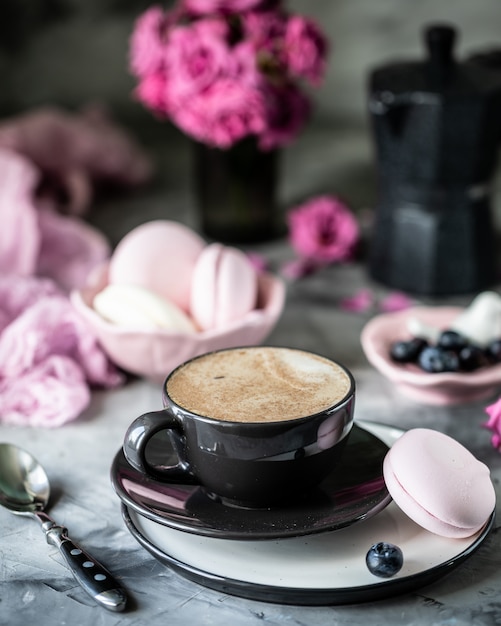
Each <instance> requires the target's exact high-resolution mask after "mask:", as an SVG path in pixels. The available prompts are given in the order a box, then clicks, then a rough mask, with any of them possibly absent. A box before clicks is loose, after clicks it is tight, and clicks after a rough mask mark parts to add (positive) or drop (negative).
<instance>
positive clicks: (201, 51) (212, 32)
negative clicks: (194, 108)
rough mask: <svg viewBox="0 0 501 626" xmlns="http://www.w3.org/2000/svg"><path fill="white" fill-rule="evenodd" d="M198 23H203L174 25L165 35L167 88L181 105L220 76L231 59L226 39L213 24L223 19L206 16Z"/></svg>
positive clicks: (215, 24) (228, 65)
mask: <svg viewBox="0 0 501 626" xmlns="http://www.w3.org/2000/svg"><path fill="white" fill-rule="evenodd" d="M199 24H203V26H202V27H200V26H198V27H197V25H195V26H178V27H176V28H173V29H172V31H171V33H170V35H169V46H168V48H167V49H166V52H165V56H166V59H167V64H168V74H167V88H168V91H169V93H170V97H171V100H172V101H173V102H175V103H176V104H177V105H179V106H184V99H186V98H190V97H191V96H194V95H198V94H199V93H200V92H202V91H203V90H204V89H206V88H208V87H210V86H211V85H212V84H214V83H215V82H216V81H217V80H219V79H220V78H221V77H223V76H224V75H225V74H226V71H227V68H228V67H230V66H231V62H232V61H231V54H230V52H231V51H230V49H229V47H228V45H227V44H226V41H225V40H224V38H222V37H220V36H217V35H219V34H220V33H219V30H218V29H217V26H218V25H223V26H225V24H224V22H222V21H221V20H210V21H209V22H208V23H207V22H203V23H202V22H200V23H199ZM212 26H214V27H216V28H211V27H212Z"/></svg>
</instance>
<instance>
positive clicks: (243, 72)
mask: <svg viewBox="0 0 501 626" xmlns="http://www.w3.org/2000/svg"><path fill="white" fill-rule="evenodd" d="M326 51H327V46H326V44H325V40H324V39H323V36H322V35H321V33H320V30H319V29H318V27H317V26H316V25H315V24H314V23H313V22H311V21H310V20H307V19H306V18H302V17H298V18H297V19H294V17H290V16H289V14H288V13H287V12H286V11H284V10H283V9H282V8H281V2H280V1H279V0H276V1H274V0H179V1H178V3H177V4H176V5H175V6H174V9H173V10H171V11H168V12H165V13H163V12H162V10H161V9H160V8H159V7H154V8H153V9H150V10H149V11H147V12H146V13H145V14H143V16H142V17H141V18H140V19H139V20H137V22H136V26H135V29H134V33H133V35H132V37H131V43H130V67H131V71H132V73H133V74H134V75H135V76H136V77H137V78H138V85H137V87H136V89H135V95H136V97H137V99H138V100H139V101H140V102H142V103H143V104H144V105H145V106H146V107H147V108H149V109H151V110H152V111H153V112H154V113H156V114H158V115H161V116H164V117H167V118H168V119H170V120H171V121H172V122H173V123H174V124H175V125H177V126H178V127H179V128H180V129H181V130H183V131H184V132H185V133H186V134H187V135H189V136H191V137H192V138H194V139H195V140H197V141H202V142H205V143H208V144H209V145H213V146H217V147H220V148H229V147H231V146H232V145H234V144H235V143H236V142H238V141H240V140H241V139H243V138H244V137H247V136H251V135H256V136H257V139H258V145H259V147H260V149H262V150H270V149H273V148H277V147H280V146H283V145H285V144H287V143H289V142H290V141H291V140H292V139H293V138H294V137H295V136H296V135H297V134H298V133H299V132H300V131H301V130H302V128H303V126H304V124H305V122H306V120H307V119H308V116H309V113H310V103H309V98H308V97H307V95H306V94H305V93H303V91H302V90H301V87H300V85H299V84H296V82H297V83H299V79H306V80H307V81H309V82H310V83H312V84H317V83H318V82H319V80H320V78H321V75H322V73H323V70H324V62H325V54H326ZM246 100H247V101H248V102H246Z"/></svg>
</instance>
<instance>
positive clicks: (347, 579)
mask: <svg viewBox="0 0 501 626" xmlns="http://www.w3.org/2000/svg"><path fill="white" fill-rule="evenodd" d="M361 426H363V428H361ZM357 428H358V429H359V430H360V431H363V432H367V433H368V432H369V431H370V434H371V435H372V436H373V437H375V438H377V439H378V440H380V441H382V442H384V444H385V445H387V446H391V445H392V444H393V443H394V441H396V439H397V438H398V437H399V436H400V435H401V434H402V431H400V430H399V429H396V428H393V427H387V426H382V425H378V424H370V423H363V424H362V423H360V422H359V426H358V427H357ZM360 435H361V436H362V434H361V433H360ZM355 456H356V455H355ZM354 462H355V463H356V462H358V463H359V464H360V465H363V464H364V463H365V458H360V457H358V458H355V459H354ZM117 468H121V463H120V462H117V461H116V462H115V464H114V468H113V472H115V473H116V472H117ZM122 471H123V468H122ZM117 478H118V477H117V476H115V479H114V480H115V482H117ZM125 480H126V479H125V477H123V476H122V477H121V481H122V482H123V481H125ZM134 493H135V492H134ZM148 493H149V492H148V491H146V492H145V494H144V498H146V500H141V506H138V504H137V503H135V506H129V505H128V504H127V503H125V501H124V504H123V507H122V510H123V517H124V520H125V523H126V525H127V527H128V529H129V530H130V532H131V533H132V535H133V536H134V537H135V538H136V540H137V541H138V542H139V543H140V544H141V545H142V546H143V547H144V548H146V549H147V550H148V551H149V552H150V553H151V554H152V555H154V556H155V557H156V558H157V559H158V560H159V561H161V562H162V563H164V564H165V565H168V566H169V567H171V568H173V569H174V570H175V571H177V572H178V573H180V574H181V575H183V576H185V577H186V578H189V579H191V580H193V581H195V582H197V583H200V584H202V585H204V586H206V587H209V588H212V589H216V590H218V591H221V592H225V593H230V594H233V595H238V596H241V597H245V598H251V599H256V600H262V601H270V602H279V603H282V604H296V605H322V604H345V603H354V602H361V601H370V600H376V599H382V598H385V597H388V596H393V595H396V594H399V593H403V592H407V591H411V590H413V589H417V588H419V587H421V586H423V585H427V584H429V583H432V582H434V581H435V580H437V579H439V578H440V577H442V576H444V575H445V574H447V573H448V572H450V571H451V570H452V569H453V568H454V567H456V566H458V565H460V564H461V563H463V562H464V561H465V560H466V559H467V558H469V557H470V556H471V555H472V554H473V553H474V552H475V550H476V549H477V548H478V547H479V546H480V545H482V543H483V542H484V541H485V539H486V538H487V536H488V534H489V531H490V529H491V528H492V525H493V521H494V514H493V515H492V516H491V518H490V519H489V521H488V522H487V524H486V526H485V527H484V528H483V529H482V530H481V531H480V532H479V533H477V534H476V535H474V536H472V537H468V538H466V539H446V538H444V537H439V536H438V535H434V534H432V533H429V532H428V531H426V530H424V529H423V528H421V527H420V526H418V525H417V524H415V523H414V522H413V521H412V520H410V519H409V518H408V517H407V516H406V515H405V514H404V513H403V512H402V511H401V510H400V509H399V508H398V507H397V506H396V505H395V503H393V502H391V503H390V504H389V505H387V506H386V504H387V502H386V500H384V502H385V506H383V507H382V509H380V510H379V512H378V514H377V515H368V516H366V517H365V518H364V520H363V522H362V523H354V522H355V521H359V522H361V521H362V520H352V523H350V524H345V525H344V526H343V527H341V528H338V529H337V530H330V531H324V532H313V533H305V532H304V528H300V529H299V532H297V533H296V535H295V536H292V535H287V536H284V537H279V538H277V537H275V538H273V539H266V540H263V539H262V538H260V533H257V535H258V537H257V538H256V537H254V536H253V531H254V529H255V520H254V521H252V522H251V523H250V524H248V525H247V533H243V534H242V538H241V539H235V538H232V539H231V540H229V539H228V538H227V536H225V535H226V534H225V532H219V533H213V534H212V535H211V534H209V533H207V532H202V533H198V532H197V531H196V530H195V525H196V524H198V523H200V520H198V521H197V522H195V524H194V525H192V526H191V527H190V528H189V530H188V532H186V530H185V529H180V528H179V527H176V526H175V524H174V523H173V522H172V519H171V518H172V515H173V514H172V511H170V510H169V512H168V514H167V517H168V518H169V519H168V521H167V523H166V517H165V510H164V509H165V502H164V501H163V500H162V502H163V504H162V507H161V508H160V512H159V514H158V515H157V516H156V517H157V519H155V516H154V515H152V512H154V507H155V505H154V502H152V501H150V502H148V501H147V494H148ZM119 495H120V493H119ZM149 495H150V496H151V495H152V494H151V493H150V494H149ZM164 495H165V494H164ZM162 497H163V496H162ZM247 513H248V511H247ZM184 515H185V514H184ZM301 523H305V518H302V521H301ZM182 525H183V526H186V525H187V524H186V522H185V521H183V524H182ZM285 527H286V528H289V526H288V525H287V524H286V525H285V526H284V528H285ZM230 535H231V533H230ZM379 541H388V542H391V543H394V544H396V545H398V546H399V547H400V548H401V549H402V551H403V554H404V565H403V567H402V569H401V570H400V572H399V573H398V574H396V575H395V576H394V577H392V578H390V579H383V578H377V577H376V576H374V575H372V574H371V573H370V572H369V570H368V569H367V567H366V564H365V555H366V553H367V551H368V549H369V548H370V547H371V545H373V544H374V543H377V542H379Z"/></svg>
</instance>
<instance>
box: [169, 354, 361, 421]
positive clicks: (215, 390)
mask: <svg viewBox="0 0 501 626" xmlns="http://www.w3.org/2000/svg"><path fill="white" fill-rule="evenodd" d="M350 388H351V380H350V378H349V376H348V374H347V373H346V372H345V371H344V370H343V369H342V368H341V367H340V366H339V365H337V364H336V363H333V362H332V361H329V360H328V359H325V358H323V357H321V356H318V355H315V354H311V353H308V352H303V351H301V350H293V349H289V348H273V347H253V348H241V349H235V350H228V351H222V352H215V353H212V354H208V355H204V356H202V357H199V358H198V359H195V360H193V361H191V362H190V363H188V364H186V365H184V366H182V367H181V368H179V369H178V370H176V371H175V372H174V373H173V375H172V376H171V377H170V378H169V380H168V382H167V393H168V395H169V396H170V397H171V398H172V400H174V402H175V403H176V404H178V405H179V406H182V407H184V408H186V409H188V410H189V411H192V412H193V413H196V414H198V415H203V416H205V417H212V418H214V419H220V420H225V421H237V422H269V421H270V422H273V421H282V420H289V419H297V418H300V417H305V416H307V415H313V414H315V413H319V412H320V411H322V410H325V409H327V408H329V407H331V406H333V405H335V404H337V403H338V402H340V401H341V400H342V399H343V398H345V397H346V395H347V394H348V392H349V390H350Z"/></svg>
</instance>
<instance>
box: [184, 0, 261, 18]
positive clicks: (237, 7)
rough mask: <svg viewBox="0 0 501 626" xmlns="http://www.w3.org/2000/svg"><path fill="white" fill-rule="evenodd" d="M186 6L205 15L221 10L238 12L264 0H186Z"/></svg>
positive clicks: (256, 5) (255, 5)
mask: <svg viewBox="0 0 501 626" xmlns="http://www.w3.org/2000/svg"><path fill="white" fill-rule="evenodd" d="M183 4H184V7H185V8H186V10H187V11H191V12H192V13H195V14H199V15H204V14H209V13H217V12H220V11H223V12H228V13H238V12H240V11H249V10H251V9H255V8H257V7H259V6H260V5H261V4H263V0H184V3H183Z"/></svg>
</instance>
